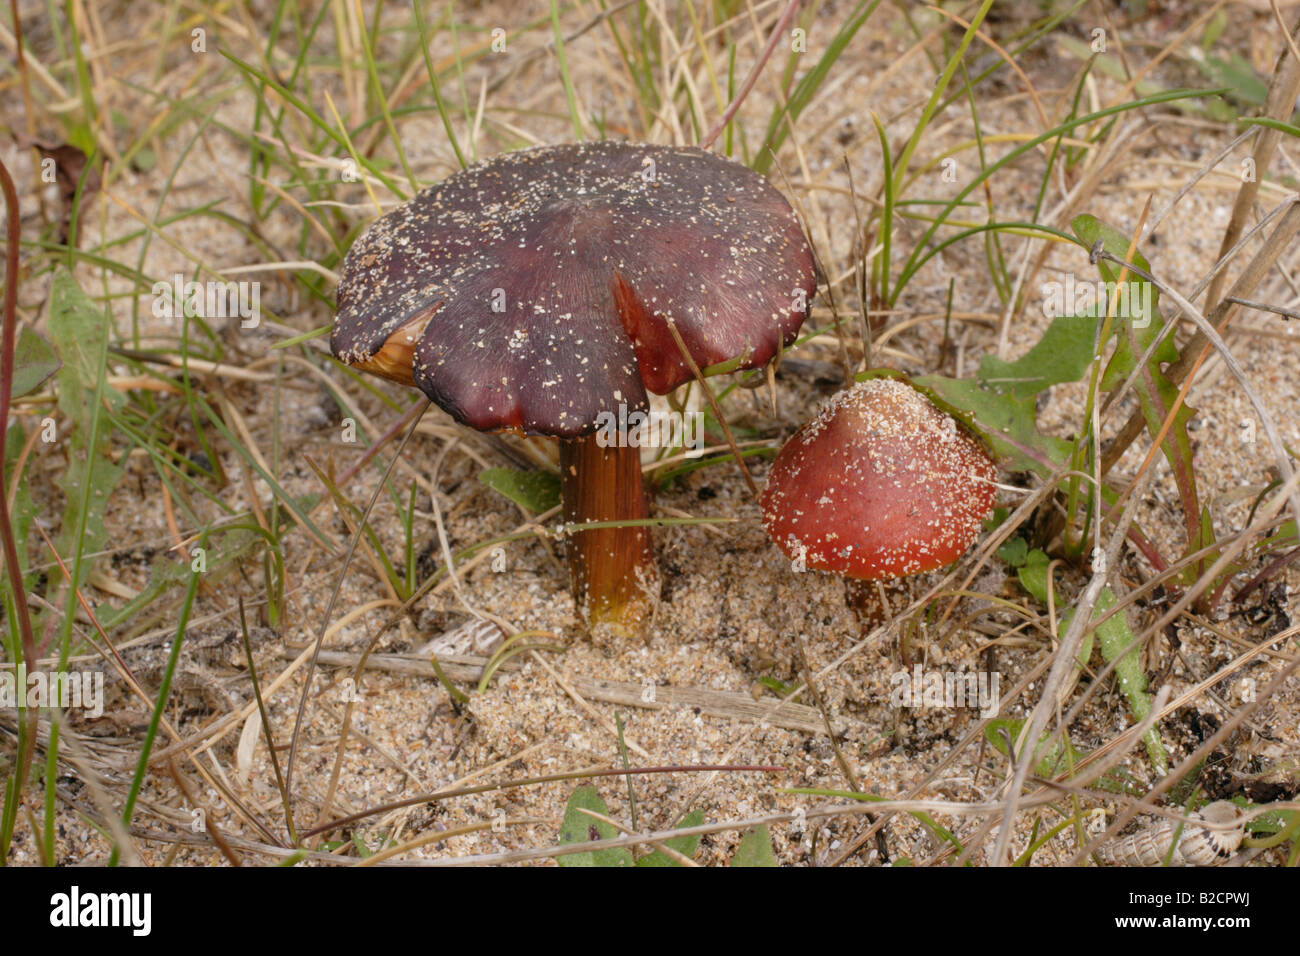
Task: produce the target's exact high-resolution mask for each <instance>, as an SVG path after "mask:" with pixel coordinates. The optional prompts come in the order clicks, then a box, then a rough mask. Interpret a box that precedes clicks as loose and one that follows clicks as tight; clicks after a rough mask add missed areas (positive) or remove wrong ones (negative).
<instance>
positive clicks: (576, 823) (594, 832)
mask: <svg viewBox="0 0 1300 956" xmlns="http://www.w3.org/2000/svg"><path fill="white" fill-rule="evenodd" d="M583 810H592V811H594V812H596V813H599V814H601V815H603V816H609V807H607V806H605V801H604V800H602V799H600V794H599V793H597V792H596V788H595V787H593V786H591V785H590V784H588V785H587V786H584V787H579V788H578V789H577V790H575V791H573V795H572V796H571V797H569V805H568V807H566V808H565V811H564V822H563V823H562V824H561V825H560V843H561V844H563V845H564V846H572V845H573V844H575V843H589V842H592V841H594V840H612V839H613V838H615V837H617V836H618V835H619V833H618V831H617V830H615V829H614V828H613V827H612V826H610V825H609V824H608V823H603V822H601V821H600V820H596V819H594V818H593V817H589V816H587V814H585V813H583V812H582V811H583ZM555 862H556V863H558V864H559V865H560V866H632V865H633V860H632V851H631V850H629V849H628V848H627V847H618V848H617V849H613V850H595V851H589V852H586V853H566V854H564V855H563V856H557V857H556V858H555Z"/></svg>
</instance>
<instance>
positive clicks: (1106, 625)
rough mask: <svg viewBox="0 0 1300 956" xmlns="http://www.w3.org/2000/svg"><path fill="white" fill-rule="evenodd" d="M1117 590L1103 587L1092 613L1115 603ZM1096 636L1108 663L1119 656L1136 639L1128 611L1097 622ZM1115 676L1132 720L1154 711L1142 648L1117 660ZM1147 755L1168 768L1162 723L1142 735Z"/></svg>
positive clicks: (1162, 769)
mask: <svg viewBox="0 0 1300 956" xmlns="http://www.w3.org/2000/svg"><path fill="white" fill-rule="evenodd" d="M1115 603H1116V602H1115V593H1114V592H1113V591H1111V589H1110V588H1103V589H1102V592H1101V594H1100V596H1098V598H1097V605H1096V607H1095V608H1093V612H1092V616H1093V617H1100V616H1101V615H1102V614H1105V613H1106V612H1107V611H1109V610H1110V609H1111V608H1113V607H1114V606H1115ZM1097 640H1098V641H1099V642H1100V643H1101V655H1102V657H1104V658H1106V661H1107V662H1108V663H1109V662H1111V661H1114V660H1115V659H1116V658H1117V657H1119V655H1120V653H1121V652H1122V651H1123V650H1124V648H1126V647H1128V646H1129V645H1130V644H1132V643H1133V641H1134V634H1133V631H1132V630H1131V629H1130V628H1129V626H1128V618H1127V616H1126V615H1125V612H1123V611H1121V612H1120V613H1118V614H1116V615H1114V616H1113V617H1111V618H1109V619H1107V620H1105V621H1103V622H1102V623H1101V624H1099V625H1098V626H1097ZM1115 680H1116V681H1118V682H1119V690H1120V693H1121V694H1123V695H1124V697H1125V699H1127V700H1128V705H1129V711H1130V712H1131V713H1132V715H1133V720H1134V721H1135V722H1138V723H1140V722H1141V721H1143V720H1145V719H1146V716H1147V714H1149V713H1151V695H1150V694H1148V693H1147V679H1146V675H1145V674H1143V673H1142V663H1141V655H1140V654H1139V648H1136V647H1135V648H1133V650H1131V651H1129V652H1128V653H1127V654H1125V655H1124V656H1123V657H1120V658H1119V661H1118V663H1116V664H1115ZM1142 742H1143V744H1144V745H1145V746H1146V750H1147V756H1148V757H1150V758H1151V764H1152V766H1153V767H1155V769H1156V772H1157V773H1159V774H1160V775H1161V776H1164V775H1165V774H1166V773H1168V772H1169V758H1168V756H1167V755H1166V754H1165V746H1164V743H1163V742H1161V740H1160V728H1159V725H1158V724H1156V725H1153V726H1152V727H1151V729H1150V730H1148V731H1147V733H1146V735H1145V736H1144V737H1143V738H1142Z"/></svg>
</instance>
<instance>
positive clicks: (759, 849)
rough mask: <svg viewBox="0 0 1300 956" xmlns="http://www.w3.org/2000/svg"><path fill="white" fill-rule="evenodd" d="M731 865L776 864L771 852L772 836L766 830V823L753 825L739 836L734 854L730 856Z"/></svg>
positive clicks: (774, 856)
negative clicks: (738, 843)
mask: <svg viewBox="0 0 1300 956" xmlns="http://www.w3.org/2000/svg"><path fill="white" fill-rule="evenodd" d="M731 865H732V866H776V855H775V854H774V853H773V852H772V837H771V834H769V833H768V832H767V826H766V824H765V825H763V826H760V827H755V828H754V829H752V830H750V831H749V832H748V833H746V834H745V835H744V836H743V837H741V838H740V845H739V846H737V847H736V854H735V856H733V857H732V858H731Z"/></svg>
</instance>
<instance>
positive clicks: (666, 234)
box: [330, 142, 816, 438]
mask: <svg viewBox="0 0 1300 956" xmlns="http://www.w3.org/2000/svg"><path fill="white" fill-rule="evenodd" d="M815 273H816V270H815V267H814V263H813V257H812V250H811V249H810V247H809V245H808V242H807V240H806V239H805V238H804V235H803V232H802V230H801V229H800V226H799V222H798V220H797V218H796V217H795V215H794V212H793V211H792V210H791V208H790V204H789V203H788V202H786V200H785V197H784V196H782V195H781V193H779V192H778V191H777V190H776V189H775V188H773V187H772V186H771V185H770V184H769V183H768V182H767V181H766V180H765V179H763V178H762V177H761V176H759V175H757V174H756V173H754V172H752V171H751V170H749V169H747V168H745V167H744V166H741V165H739V164H737V163H733V162H731V161H730V160H727V159H724V158H722V157H720V156H716V155H714V154H712V153H709V152H707V151H705V150H702V149H696V148H671V147H665V146H650V145H646V144H639V143H637V144H632V143H616V142H601V143H584V144H576V145H574V144H571V145H564V146H550V147H540V148H537V149H528V150H523V151H520V152H515V153H507V154H504V155H501V156H497V157H495V158H494V159H491V160H489V161H487V162H485V163H481V164H479V165H476V166H473V167H471V168H469V169H466V170H464V171H462V172H459V173H457V174H455V175H454V176H452V177H450V178H449V179H447V180H446V181H444V182H442V183H440V184H438V185H436V186H433V187H431V188H429V189H426V190H424V191H423V192H421V193H419V194H418V195H417V196H415V197H414V198H413V199H412V200H411V201H410V202H407V203H405V204H403V205H402V206H401V207H399V208H398V209H395V210H393V211H392V212H390V213H388V214H387V215H385V216H383V217H381V218H380V219H379V220H378V221H376V222H375V223H374V224H372V225H371V226H370V228H369V229H368V230H367V231H366V232H365V234H364V235H362V236H361V237H360V238H359V239H358V240H357V241H356V242H355V243H354V244H353V246H352V248H351V249H350V250H349V251H348V255H347V259H346V261H345V262H344V266H343V277H342V279H341V280H340V283H339V289H338V306H339V309H338V316H337V318H336V320H335V325H334V330H333V334H332V335H331V339H330V345H331V347H332V349H333V352H334V354H335V355H336V356H337V357H338V358H339V359H340V360H341V361H343V362H346V363H347V364H349V365H354V366H358V367H361V368H364V369H367V370H369V371H371V372H374V373H376V374H379V375H383V376H385V377H388V378H392V379H395V380H397V381H400V382H403V383H404V384H414V385H417V386H419V387H420V388H421V389H422V390H423V391H424V392H425V393H426V394H427V395H428V396H429V397H430V398H432V399H433V400H434V401H435V402H436V403H437V404H439V405H440V406H442V407H443V408H444V409H446V410H447V411H448V412H450V413H451V414H452V415H453V416H454V417H455V418H456V419H457V420H459V421H461V422H462V423H464V424H467V425H470V426H472V427H474V428H477V429H479V430H481V431H493V430H502V429H519V430H521V431H524V432H528V433H540V434H546V435H555V436H559V437H563V438H572V437H576V436H578V435H582V434H584V433H587V432H590V431H591V430H592V429H593V428H595V426H596V424H597V417H598V416H599V415H600V413H601V412H605V411H610V412H616V411H617V409H618V407H619V405H620V404H623V405H625V406H626V407H627V409H628V410H629V411H632V410H644V409H645V408H646V407H647V402H646V394H645V393H646V390H647V389H648V390H650V391H652V392H658V393H661V394H662V393H665V392H668V391H671V390H672V389H673V388H676V387H677V386H678V385H681V384H682V383H684V382H686V381H688V380H689V379H690V378H691V372H690V369H689V367H688V366H687V364H686V363H685V362H684V361H683V359H682V356H681V352H680V350H679V349H678V347H677V344H676V342H675V341H674V339H673V337H672V334H671V332H670V330H669V329H668V324H667V323H668V321H669V320H670V319H671V320H672V321H673V323H674V324H675V325H676V328H677V331H678V332H679V333H680V334H681V337H682V339H683V341H684V342H685V345H686V349H687V351H688V352H689V353H690V355H691V358H692V359H693V360H694V361H695V363H696V364H697V365H698V366H699V367H700V368H702V369H704V368H708V367H709V366H713V365H718V364H721V363H724V362H734V363H735V367H737V368H758V367H761V366H763V365H765V364H766V363H767V362H768V361H770V360H771V359H772V357H773V356H774V355H775V354H776V353H777V352H778V350H780V349H781V348H783V347H784V346H786V345H789V344H790V343H792V342H793V341H794V338H795V336H796V334H797V333H798V330H799V327H800V325H801V324H802V323H803V321H804V319H805V317H806V315H807V308H808V304H809V303H810V301H811V299H812V295H813V292H814V291H815V288H816V279H815Z"/></svg>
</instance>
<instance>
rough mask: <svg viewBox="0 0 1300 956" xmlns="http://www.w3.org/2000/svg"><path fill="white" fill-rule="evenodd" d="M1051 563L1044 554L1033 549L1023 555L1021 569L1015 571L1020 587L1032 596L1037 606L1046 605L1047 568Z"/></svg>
mask: <svg viewBox="0 0 1300 956" xmlns="http://www.w3.org/2000/svg"><path fill="white" fill-rule="evenodd" d="M1051 563H1052V559H1051V558H1049V557H1048V556H1047V554H1046V552H1044V551H1041V550H1040V549H1038V548H1034V550H1033V551H1030V552H1029V553H1028V554H1027V555H1025V563H1024V565H1023V567H1021V568H1019V569H1017V571H1016V577H1018V578H1019V579H1020V586H1021V587H1022V588H1024V589H1025V590H1026V591H1028V592H1029V593H1030V594H1032V595H1033V596H1034V597H1035V598H1036V599H1037V600H1038V603H1039V604H1046V603H1047V566H1048V565H1049V564H1051Z"/></svg>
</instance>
